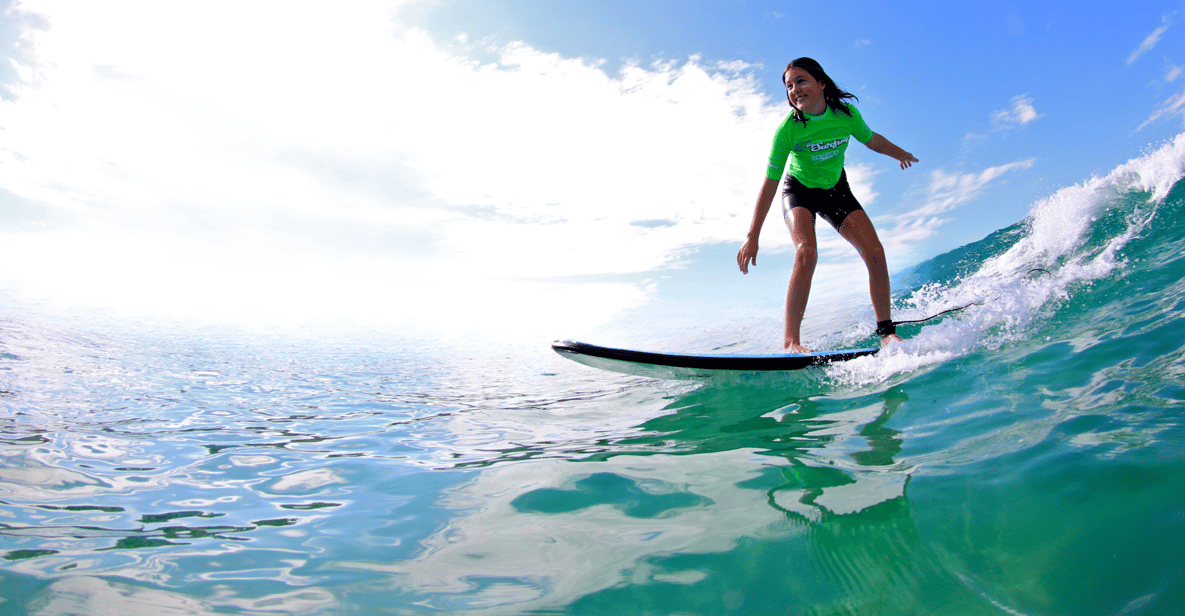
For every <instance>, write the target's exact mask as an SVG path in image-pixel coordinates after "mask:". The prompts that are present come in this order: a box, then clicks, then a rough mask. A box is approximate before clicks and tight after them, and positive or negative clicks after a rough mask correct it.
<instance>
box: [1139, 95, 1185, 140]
mask: <svg viewBox="0 0 1185 616" xmlns="http://www.w3.org/2000/svg"><path fill="white" fill-rule="evenodd" d="M1183 109H1185V91H1182V92H1181V93H1180V94H1176V95H1173V96H1170V97H1169V98H1168V100H1166V101H1165V102H1163V103H1161V104H1160V106H1159V107H1157V108H1156V110H1155V111H1153V112H1152V115H1150V116H1148V119H1147V120H1144V122H1143V123H1141V124H1140V125H1139V126H1138V127H1136V131H1137V132H1139V131H1141V130H1143V129H1144V128H1145V127H1146V126H1148V125H1150V124H1152V123H1153V122H1156V121H1157V120H1160V119H1161V118H1166V117H1171V116H1174V115H1177V114H1179V113H1183ZM1183 119H1185V118H1183Z"/></svg>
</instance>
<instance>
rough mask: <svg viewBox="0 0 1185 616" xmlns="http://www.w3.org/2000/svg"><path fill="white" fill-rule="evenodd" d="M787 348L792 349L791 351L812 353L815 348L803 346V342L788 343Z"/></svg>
mask: <svg viewBox="0 0 1185 616" xmlns="http://www.w3.org/2000/svg"><path fill="white" fill-rule="evenodd" d="M786 350H787V351H790V352H791V353H812V352H814V349H808V348H806V347H804V346H802V345H801V344H787V345H786Z"/></svg>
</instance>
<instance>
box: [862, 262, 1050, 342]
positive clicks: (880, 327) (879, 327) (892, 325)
mask: <svg viewBox="0 0 1185 616" xmlns="http://www.w3.org/2000/svg"><path fill="white" fill-rule="evenodd" d="M1033 272H1043V273H1046V274H1048V273H1049V270H1044V269H1041V268H1039V267H1035V268H1033V269H1031V270H1029V271H1027V272H1025V275H1026V276H1028V275H1029V274H1032V273H1033ZM982 305H983V301H978V302H971V303H970V304H967V305H965V306H958V307H955V308H951V309H949V310H943V311H942V312H939V313H938V314H936V315H933V316H928V317H926V318H924V319H916V320H913V321H877V323H876V333H877V334H880V335H881V336H888V335H889V334H893V333H896V329H897V326H898V325H908V324H910V323H925V322H926V321H933V320H934V319H937V318H938V317H940V316H942V315H944V314H950V313H952V312H957V311H959V310H966V309H967V308H970V307H972V306H982ZM886 325H887V326H888V327H885V326H886ZM887 330H892V331H889V333H888V334H881V332H882V331H887Z"/></svg>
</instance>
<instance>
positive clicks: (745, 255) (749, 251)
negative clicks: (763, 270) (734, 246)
mask: <svg viewBox="0 0 1185 616" xmlns="http://www.w3.org/2000/svg"><path fill="white" fill-rule="evenodd" d="M750 262H752V263H753V265H757V242H755V241H753V240H745V244H744V245H743V246H741V250H740V252H738V253H737V265H739V266H741V273H742V274H748V273H749V263H750Z"/></svg>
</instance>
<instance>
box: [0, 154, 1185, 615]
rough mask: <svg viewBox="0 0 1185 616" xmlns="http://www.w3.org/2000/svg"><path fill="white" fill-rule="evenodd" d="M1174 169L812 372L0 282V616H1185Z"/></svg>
mask: <svg viewBox="0 0 1185 616" xmlns="http://www.w3.org/2000/svg"><path fill="white" fill-rule="evenodd" d="M1183 170H1185V137H1181V138H1178V139H1177V140H1176V141H1174V142H1172V143H1170V144H1167V145H1165V146H1164V147H1162V148H1160V149H1158V150H1156V151H1154V152H1151V153H1149V154H1148V155H1146V156H1144V157H1141V158H1139V159H1136V160H1132V161H1131V162H1129V163H1128V164H1126V165H1124V166H1122V167H1120V168H1118V169H1116V170H1115V171H1114V172H1112V173H1111V174H1109V175H1107V176H1106V177H1099V178H1092V179H1090V180H1087V181H1084V182H1083V183H1081V184H1079V185H1077V186H1073V187H1068V188H1065V189H1063V190H1061V191H1059V192H1057V193H1056V194H1054V195H1052V196H1051V197H1049V198H1048V199H1044V200H1042V201H1040V202H1038V203H1036V204H1034V205H1033V206H1032V209H1031V212H1030V214H1029V216H1028V218H1026V220H1024V221H1022V222H1020V223H1018V224H1016V225H1014V226H1011V227H1008V228H1005V229H1001V230H999V231H997V232H995V233H993V234H991V235H990V236H989V237H987V238H985V239H983V240H982V241H980V242H976V243H974V244H971V245H968V246H964V247H962V248H960V249H958V250H955V251H952V252H950V253H948V254H944V255H941V256H939V257H937V258H935V259H933V260H931V261H929V262H926V263H923V264H921V265H919V266H917V267H914V268H912V269H910V270H908V271H906V272H903V273H902V274H900V275H899V276H897V278H896V282H895V292H896V296H897V297H896V300H895V301H896V302H897V311H896V315H895V316H896V317H897V318H899V319H911V318H921V317H924V316H928V315H930V314H934V313H937V312H940V311H942V310H945V309H947V308H951V307H955V306H962V305H969V307H967V308H966V309H964V310H961V311H957V312H954V313H951V314H948V315H946V316H944V317H942V318H940V319H936V320H934V321H931V322H929V323H926V324H924V325H908V326H903V327H902V333H903V334H905V336H906V337H907V338H908V340H907V341H906V342H905V343H903V344H900V345H897V346H896V347H895V348H892V349H890V350H889V351H886V352H885V353H882V354H880V355H878V356H876V357H871V358H862V359H859V360H855V361H852V362H848V363H845V364H840V365H836V366H833V367H830V368H827V369H819V370H808V371H803V372H800V373H794V374H777V375H762V376H752V375H727V376H724V377H721V378H718V379H708V380H699V381H662V380H654V379H645V378H639V377H630V376H625V375H616V374H612V373H607V372H599V371H595V370H592V369H589V368H586V367H583V366H580V365H577V364H575V363H573V362H568V361H566V360H564V359H562V358H560V357H558V356H556V355H554V354H553V353H551V351H550V350H549V349H547V348H545V347H540V348H536V347H530V348H525V347H513V348H512V347H496V346H490V347H483V348H481V349H477V350H474V349H472V348H470V347H466V346H462V345H458V344H443V345H430V346H428V347H425V348H416V349H414V350H413V349H412V348H411V347H409V346H408V345H407V344H405V343H404V342H403V341H400V340H398V339H394V338H388V337H383V336H381V335H365V336H364V335H361V334H359V335H355V336H345V335H343V336H339V337H336V338H324V337H313V336H309V337H298V336H280V335H275V336H265V335H262V334H251V335H248V334H245V333H242V332H236V331H233V330H229V329H227V330H214V329H208V328H206V329H203V328H196V327H185V326H181V325H173V326H170V325H165V324H159V323H157V324H146V323H127V322H121V321H119V320H114V319H111V320H104V319H103V318H101V317H97V316H83V315H79V316H68V315H63V314H54V315H52V316H51V315H49V314H47V313H45V312H43V311H41V310H39V309H38V308H37V307H35V306H31V305H28V304H25V303H21V302H20V301H17V300H15V299H13V298H11V297H6V296H3V297H0V302H2V305H3V310H0V452H2V456H3V466H2V467H0V557H2V558H0V613H2V614H37V615H59V614H62V615H64V614H124V615H126V614H152V615H154V616H156V615H166V614H228V613H232V614H258V615H268V614H490V615H495V614H614V615H620V614H670V615H675V614H732V613H735V614H814V615H823V614H878V615H880V614H1011V615H1017V614H1183V613H1185V446H1183V444H1185V417H1183V415H1185V280H1183V278H1185V257H1183V255H1185V221H1183V218H1185V183H1183V182H1181V178H1182V175H1183ZM830 308H834V307H830ZM828 309H829V307H827V306H814V305H812V307H811V310H812V311H815V312H816V314H817V313H821V312H826V311H827V310H828ZM712 332H713V333H712V334H711V335H710V336H709V339H706V340H701V341H700V343H701V344H702V346H703V348H700V349H687V350H706V349H707V348H711V347H712V346H724V345H728V344H733V343H735V342H737V339H738V338H739V337H740V334H736V335H731V336H730V334H729V332H728V331H727V328H717V329H714V330H712ZM590 342H596V340H590ZM639 342H641V343H644V344H643V345H644V346H645V345H656V344H657V343H658V342H659V341H656V340H640V341H639ZM823 342H824V343H825V344H826V345H828V346H831V347H841V346H858V345H859V346H864V345H867V344H868V343H869V342H871V331H870V328H869V327H868V325H867V324H862V325H851V324H848V325H846V326H843V327H839V328H837V329H835V330H834V331H832V332H830V333H828V334H827V337H826V339H825V340H823Z"/></svg>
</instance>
